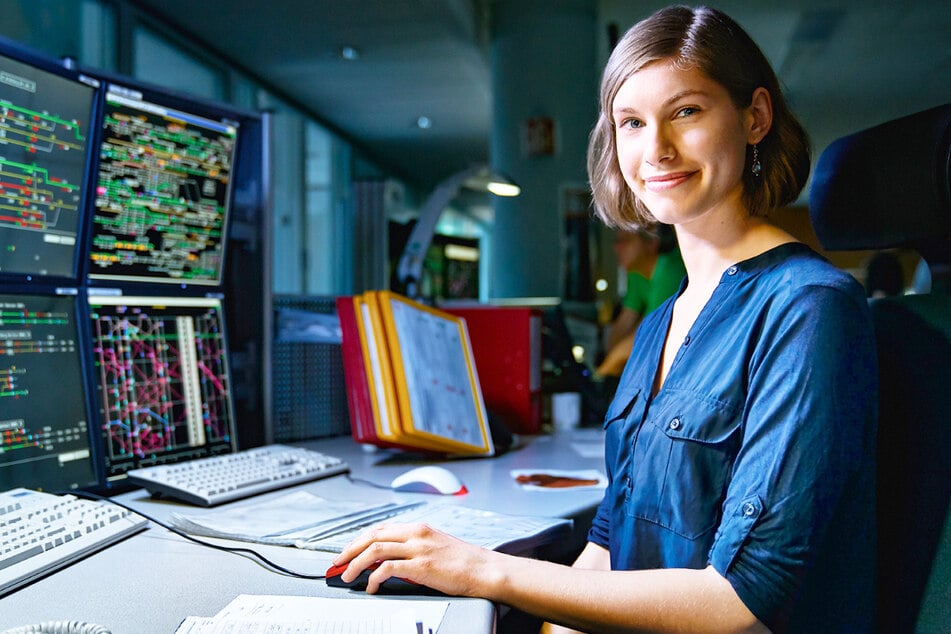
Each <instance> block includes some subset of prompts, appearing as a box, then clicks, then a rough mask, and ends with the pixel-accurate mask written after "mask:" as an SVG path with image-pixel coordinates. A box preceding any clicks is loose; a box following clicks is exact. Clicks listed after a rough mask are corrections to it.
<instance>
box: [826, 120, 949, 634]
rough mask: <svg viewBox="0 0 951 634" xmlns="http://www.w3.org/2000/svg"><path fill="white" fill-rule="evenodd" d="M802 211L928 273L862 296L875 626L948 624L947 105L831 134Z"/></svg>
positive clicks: (849, 245) (835, 233)
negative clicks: (896, 288) (871, 451)
mask: <svg viewBox="0 0 951 634" xmlns="http://www.w3.org/2000/svg"><path fill="white" fill-rule="evenodd" d="M809 207H810V214H811V217H812V223H813V226H814V228H815V231H816V235H817V236H818V237H819V241H820V242H821V243H822V245H823V247H825V248H826V249H830V250H855V249H884V248H889V247H911V248H914V249H916V250H917V251H918V253H919V254H920V255H921V256H922V258H923V259H924V260H925V262H926V263H927V264H928V266H929V268H930V270H931V275H932V280H931V292H930V294H926V295H904V296H897V297H888V298H881V299H876V300H870V308H871V311H872V317H873V320H874V323H875V329H876V338H877V341H878V354H879V378H880V410H879V415H880V417H879V432H878V507H879V510H878V533H879V535H878V540H879V541H878V543H879V548H878V597H877V604H878V631H879V632H882V633H886V632H887V633H895V632H899V633H900V632H914V631H918V632H922V631H945V632H947V631H951V629H946V628H949V627H951V626H949V622H951V616H949V611H951V604H949V602H948V599H949V593H951V586H949V581H948V575H949V571H951V543H949V541H951V538H949V535H948V533H951V528H949V529H948V530H944V531H943V529H944V527H945V523H946V522H951V518H949V517H948V508H949V506H948V502H949V497H951V276H949V270H951V104H948V105H944V106H940V107H938V108H933V109H930V110H927V111H924V112H920V113H917V114H914V115H911V116H908V117H903V118H901V119H897V120H895V121H890V122H888V123H885V124H883V125H880V126H877V127H874V128H870V129H868V130H863V131H862V132H858V133H856V134H853V135H850V136H847V137H844V138H841V139H839V140H837V141H835V142H834V143H833V144H831V145H830V146H829V147H828V148H827V149H826V150H825V151H824V152H823V153H822V155H821V156H820V157H819V160H818V162H817V165H816V169H815V173H814V176H813V183H812V188H811V192H810V197H809ZM949 527H951V524H949ZM943 533H944V537H942V534H943ZM929 579H930V580H931V581H930V585H929Z"/></svg>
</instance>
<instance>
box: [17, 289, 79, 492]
mask: <svg viewBox="0 0 951 634" xmlns="http://www.w3.org/2000/svg"><path fill="white" fill-rule="evenodd" d="M74 291H75V289H74ZM78 320H79V316H78V311H77V296H76V294H73V295H55V294H49V295H36V294H32V293H12V292H8V291H0V490H7V489H10V488H13V487H27V488H31V489H40V490H45V491H60V490H67V489H74V488H80V487H88V486H93V485H95V484H97V473H96V468H95V461H94V457H93V452H92V444H91V438H90V435H89V427H88V424H87V422H88V420H89V417H88V412H89V410H88V408H87V398H86V395H87V391H86V388H85V383H84V379H83V362H82V352H81V350H82V343H81V339H80V335H79V332H80V330H79V321H78Z"/></svg>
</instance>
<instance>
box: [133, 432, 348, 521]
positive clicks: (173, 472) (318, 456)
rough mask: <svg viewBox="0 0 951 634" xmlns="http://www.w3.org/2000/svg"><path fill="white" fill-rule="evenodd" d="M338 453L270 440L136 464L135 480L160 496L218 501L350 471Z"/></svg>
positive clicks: (200, 502) (203, 502)
mask: <svg viewBox="0 0 951 634" xmlns="http://www.w3.org/2000/svg"><path fill="white" fill-rule="evenodd" d="M349 470H350V468H349V466H348V465H347V463H346V462H344V461H343V460H342V459H340V458H337V457H335V456H328V455H327V454H323V453H320V452H319V451H313V450H310V449H304V448H301V447H288V446H286V445H268V446H266V447H256V448H254V449H246V450H244V451H239V452H237V453H233V454H226V455H222V456H212V457H209V458H198V459H195V460H189V461H187V462H180V463H177V464H169V465H161V466H156V467H146V468H143V469H133V470H131V471H129V472H128V473H127V475H128V476H129V482H130V483H132V484H136V485H138V486H140V487H143V488H145V489H147V490H148V491H149V493H151V494H152V495H154V496H167V497H171V498H175V499H177V500H181V501H183V502H188V503H189V504H196V505H198V506H214V505H216V504H221V503H223V502H230V501H231V500H237V499H239V498H243V497H248V496H251V495H256V494H258V493H264V492H265V491H271V490H274V489H280V488H282V487H288V486H291V485H294V484H300V483H301V482H309V481H311V480H317V479H320V478H326V477H329V476H333V475H337V474H340V473H346V472H347V471H349Z"/></svg>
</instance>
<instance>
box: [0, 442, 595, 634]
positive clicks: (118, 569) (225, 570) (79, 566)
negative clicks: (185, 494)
mask: <svg viewBox="0 0 951 634" xmlns="http://www.w3.org/2000/svg"><path fill="white" fill-rule="evenodd" d="M592 434H593V435H592ZM599 439H600V435H599V432H589V431H588V430H583V431H581V432H578V435H574V434H560V435H551V436H535V437H530V438H526V439H524V441H523V446H521V447H520V448H518V449H516V450H513V451H511V452H509V453H507V454H505V455H502V456H499V457H496V458H491V459H460V460H452V461H446V462H444V463H442V464H443V466H446V467H448V468H450V469H451V470H453V471H454V472H455V473H456V474H457V475H458V476H459V477H460V478H461V479H462V481H463V482H464V483H465V484H466V486H467V487H468V489H469V491H470V493H469V494H468V495H466V496H459V497H453V498H447V499H448V500H451V501H453V502H454V503H459V504H463V505H466V506H471V507H474V508H485V509H489V510H494V511H500V512H515V513H518V514H524V515H530V514H534V515H548V516H559V517H571V518H579V521H578V522H576V525H577V526H576V529H575V531H576V534H577V535H578V536H579V537H580V536H582V535H583V534H584V533H585V532H586V531H587V522H586V521H584V520H582V519H580V518H585V517H590V514H591V513H592V512H593V510H594V508H595V506H596V505H597V503H598V502H599V501H600V498H601V493H600V492H598V491H590V490H588V491H570V490H568V491H552V492H531V491H524V490H522V489H521V488H520V487H518V486H517V485H516V484H514V483H513V482H512V481H511V478H510V477H509V471H510V470H511V469H521V468H562V469H582V468H583V469H590V468H599V469H603V460H602V459H601V458H596V457H593V456H592V457H585V456H583V455H582V454H580V453H579V452H578V451H576V450H575V448H576V447H585V448H589V445H590V444H591V443H594V444H596V443H597V442H598V441H599ZM579 443H581V444H579ZM298 444H300V445H301V446H306V447H309V448H311V449H315V450H317V451H323V452H324V453H328V454H332V455H337V456H340V457H341V458H344V459H345V460H346V461H347V462H348V463H349V465H350V468H351V472H352V474H353V475H354V476H355V477H359V478H364V479H367V480H371V481H373V482H378V483H381V484H388V483H389V482H390V480H392V478H393V477H395V476H396V475H397V474H399V473H402V472H403V471H405V470H407V469H408V468H410V467H411V466H417V465H418V464H419V462H415V461H412V460H410V459H409V458H408V457H407V458H404V457H402V455H401V454H399V453H397V452H390V451H376V452H368V451H365V450H364V449H363V448H361V447H360V446H359V445H357V444H356V443H354V442H353V441H352V440H351V439H350V438H349V437H341V438H334V439H330V440H321V441H311V442H304V443H298ZM582 453H587V452H582ZM296 488H297V489H303V490H307V491H310V492H312V493H314V494H316V495H320V496H324V497H328V498H339V497H353V496H360V499H365V500H367V501H373V500H379V501H389V500H393V499H403V500H405V499H406V497H407V496H416V497H419V498H420V499H431V496H427V495H422V494H407V493H394V492H392V491H386V490H379V489H374V488H371V487H367V486H360V485H357V484H352V483H351V482H349V481H348V480H347V479H346V478H345V477H343V476H336V477H332V478H327V479H324V480H318V481H316V482H311V483H308V484H303V485H300V486H299V487H296ZM288 491H289V489H281V490H278V491H273V492H270V493H266V494H263V495H260V496H257V497H255V498H251V499H249V500H241V501H237V502H233V503H232V504H234V505H238V504H247V503H249V502H250V501H254V502H260V501H262V500H264V499H266V498H267V497H272V496H273V497H276V496H280V495H284V494H286V493H287V492H288ZM116 499H117V500H120V501H122V502H123V503H125V504H128V505H130V506H132V507H133V508H136V509H138V510H141V511H142V512H144V513H148V514H150V515H153V516H154V517H156V518H157V519H160V520H165V519H167V518H168V517H169V515H170V514H171V513H174V512H186V513H190V514H197V513H205V512H208V513H213V512H215V510H216V508H223V507H216V508H212V509H202V508H198V507H192V506H188V505H184V504H179V503H176V502H171V501H165V500H153V499H152V498H151V497H150V496H149V495H148V493H146V492H145V491H144V490H141V489H137V490H135V491H131V492H129V493H124V494H121V495H118V496H116ZM229 506H230V505H229ZM581 524H584V526H581ZM253 547H254V548H255V549H256V550H258V551H259V552H261V553H262V554H264V555H265V556H267V557H269V558H271V559H273V560H275V561H277V562H278V563H279V564H281V565H284V566H287V567H289V568H291V569H293V570H295V571H298V572H302V573H306V574H323V572H324V571H325V570H326V569H327V567H328V566H329V565H330V561H331V559H332V555H330V554H329V553H320V552H312V551H303V550H299V549H294V548H282V547H270V546H263V545H260V544H255V545H253ZM239 594H280V595H310V596H322V597H346V598H359V599H364V600H382V601H385V600H387V599H386V597H371V596H369V595H366V594H365V593H362V592H351V591H348V590H345V589H338V588H328V587H327V585H326V584H325V583H324V581H322V580H320V581H312V580H305V579H297V578H294V577H289V576H285V575H281V574H278V573H275V572H272V571H270V570H269V569H266V568H264V567H263V566H262V565H261V564H259V563H258V562H257V561H256V560H253V559H250V558H246V557H243V556H239V555H234V554H230V553H225V552H221V551H217V550H213V549H210V548H204V547H202V546H198V545H196V544H193V543H191V542H188V541H186V540H184V539H182V538H180V537H178V536H176V535H174V534H172V533H169V532H168V531H165V530H164V529H162V528H159V527H157V526H155V525H150V527H149V528H148V529H147V530H145V531H143V532H141V533H138V534H136V535H134V536H132V537H131V538H129V539H126V540H124V541H122V542H120V543H118V544H115V545H113V546H111V547H109V548H107V549H105V550H103V551H100V552H99V553H96V554H94V555H93V556H91V557H87V558H86V559H84V560H82V561H79V562H77V563H74V564H73V565H71V566H68V567H67V568H64V569H62V570H60V571H58V572H55V573H53V574H52V575H48V576H46V577H44V578H42V579H40V580H38V581H36V582H34V583H32V584H30V585H28V586H25V587H23V588H21V589H19V590H17V591H16V592H13V593H12V594H9V595H7V596H5V597H3V598H0V630H3V629H6V628H10V627H14V626H17V625H25V624H28V623H36V622H41V621H52V620H83V621H89V622H93V623H99V624H101V625H104V626H106V627H107V628H109V629H110V630H111V631H112V632H113V634H150V633H152V632H155V633H164V634H170V633H171V632H174V631H175V628H176V627H178V624H179V622H180V621H181V620H182V619H183V618H184V617H186V616H189V615H198V616H212V615H214V614H215V613H217V612H218V611H219V610H220V609H221V608H223V607H224V606H225V605H227V604H228V603H229V602H231V600H232V599H233V598H234V597H235V596H237V595H239ZM398 598H401V599H407V598H409V597H398ZM415 600H420V601H426V600H432V599H427V598H425V597H419V598H418V599H415ZM440 600H447V599H440ZM448 600H449V601H450V606H449V610H448V611H447V612H446V616H445V618H444V619H443V623H442V626H441V627H440V628H439V632H440V633H442V634H447V633H459V632H462V633H466V632H494V631H495V621H496V607H495V606H494V605H493V604H492V603H490V602H489V601H485V600H482V599H461V598H451V599H448Z"/></svg>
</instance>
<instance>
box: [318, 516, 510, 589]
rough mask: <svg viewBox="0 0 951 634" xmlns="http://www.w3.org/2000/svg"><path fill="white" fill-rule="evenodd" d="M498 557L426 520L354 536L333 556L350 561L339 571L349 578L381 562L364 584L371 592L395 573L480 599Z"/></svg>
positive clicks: (335, 561) (373, 529)
mask: <svg viewBox="0 0 951 634" xmlns="http://www.w3.org/2000/svg"><path fill="white" fill-rule="evenodd" d="M499 556H500V555H499V553H496V552H494V551H491V550H488V549H486V548H482V547H480V546H476V545H473V544H469V543H467V542H464V541H462V540H459V539H457V538H455V537H452V536H451V535H447V534H446V533H443V532H441V531H438V530H436V529H434V528H431V527H430V526H427V525H426V524H399V523H392V524H381V525H379V526H376V527H374V528H371V529H370V530H368V531H366V532H365V533H363V534H362V535H361V536H360V537H357V538H356V539H355V540H353V541H352V542H351V543H350V544H349V545H347V547H346V548H344V549H343V551H342V552H341V553H340V554H339V555H338V556H337V557H336V558H335V559H334V565H341V564H344V563H347V562H350V565H349V567H348V569H347V571H346V572H344V574H343V579H344V580H345V581H348V582H349V581H351V580H352V579H354V578H356V577H357V575H359V574H360V572H361V571H362V570H364V569H365V568H368V567H370V566H372V565H374V564H376V563H377V562H380V563H379V565H378V566H377V569H376V570H375V571H374V572H373V573H372V574H371V575H370V578H369V580H368V583H367V592H369V593H371V594H372V593H375V592H377V591H378V590H379V589H380V586H381V584H382V583H383V582H384V581H385V580H387V579H389V578H390V577H400V578H403V579H408V580H411V581H413V582H414V583H418V584H421V585H424V586H427V587H429V588H432V589H434V590H439V591H440V592H444V593H446V594H450V595H456V596H481V597H485V596H486V595H487V594H489V593H488V592H487V590H488V589H489V588H490V587H491V584H492V582H493V579H492V578H491V577H492V575H493V574H494V573H493V570H495V568H494V566H492V561H493V560H494V558H496V557H499ZM487 584H488V585H487Z"/></svg>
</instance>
